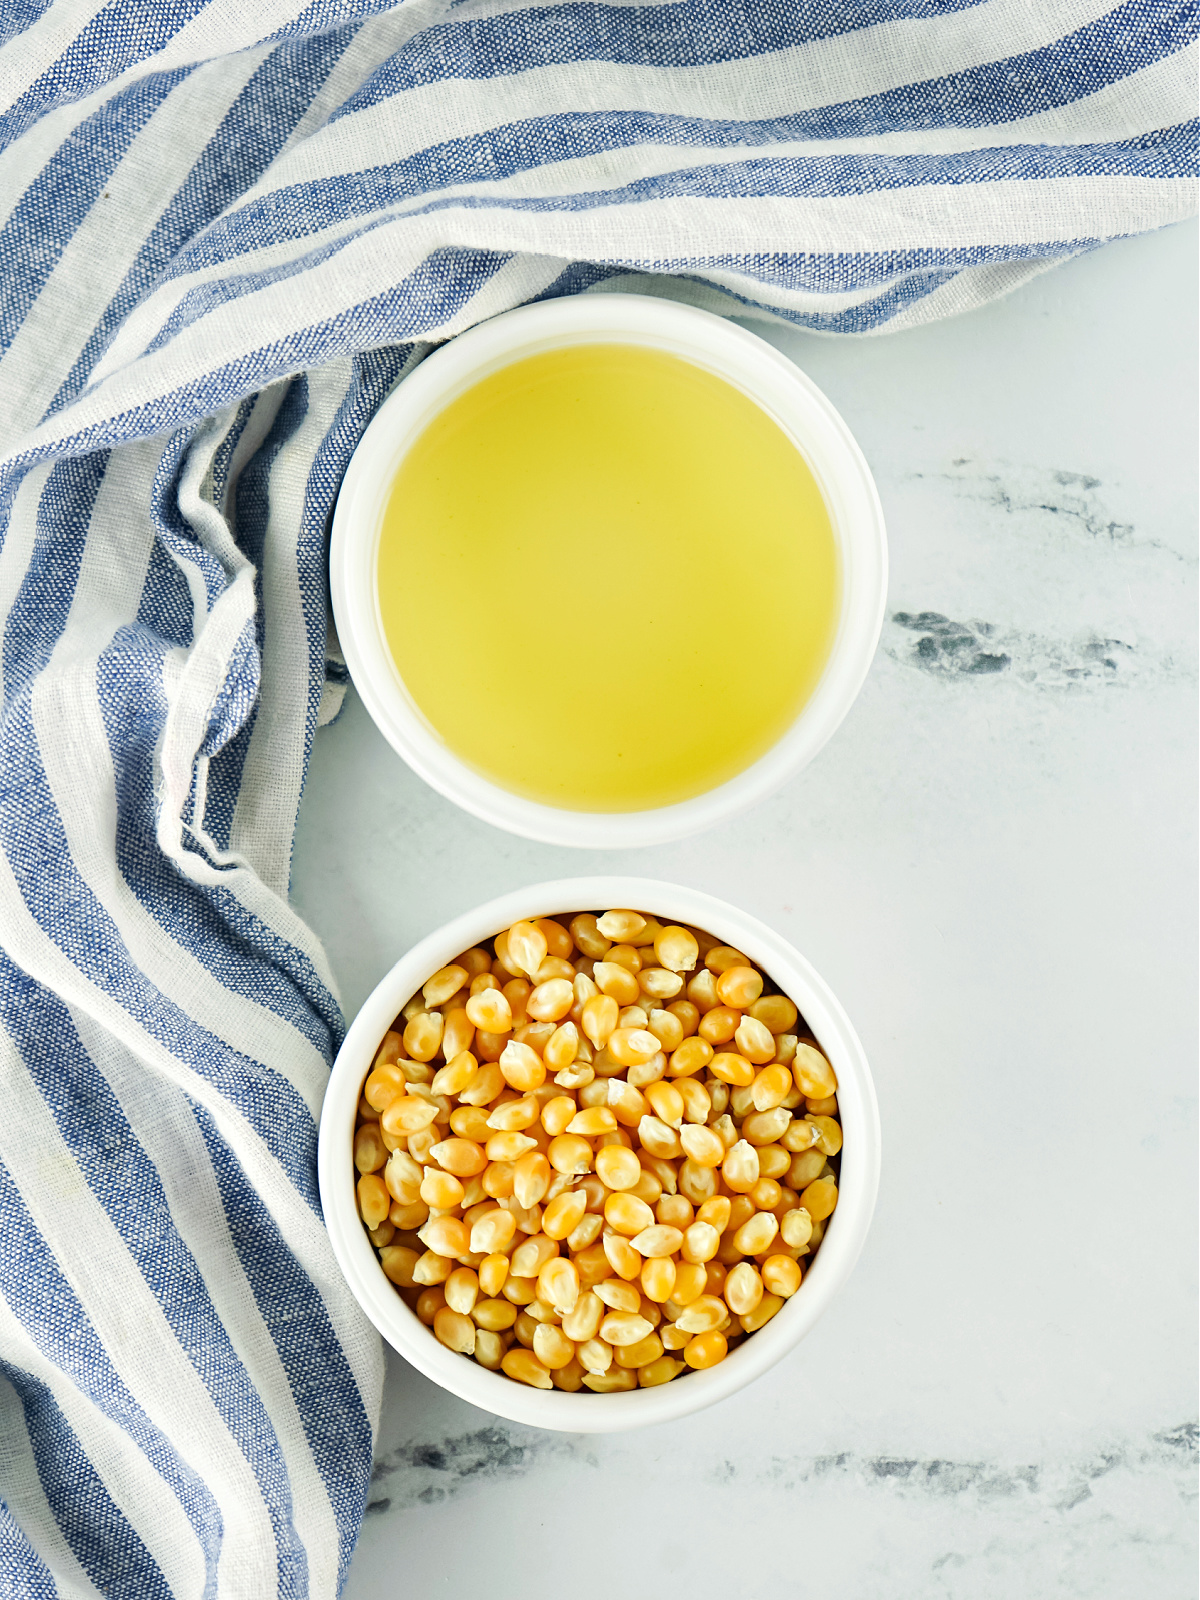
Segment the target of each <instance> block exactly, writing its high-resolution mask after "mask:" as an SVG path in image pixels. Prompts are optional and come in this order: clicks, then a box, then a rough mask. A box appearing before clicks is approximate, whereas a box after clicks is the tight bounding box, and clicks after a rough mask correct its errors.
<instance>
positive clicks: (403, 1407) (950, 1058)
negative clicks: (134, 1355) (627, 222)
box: [294, 226, 1196, 1600]
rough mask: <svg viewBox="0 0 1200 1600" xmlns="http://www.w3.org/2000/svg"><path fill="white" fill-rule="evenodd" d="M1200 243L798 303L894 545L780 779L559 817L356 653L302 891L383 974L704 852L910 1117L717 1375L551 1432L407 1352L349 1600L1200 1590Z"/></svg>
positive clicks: (302, 860)
mask: <svg viewBox="0 0 1200 1600" xmlns="http://www.w3.org/2000/svg"><path fill="white" fill-rule="evenodd" d="M1195 254H1196V234H1195V229H1194V228H1193V227H1191V226H1186V227H1181V228H1176V229H1173V230H1170V231H1167V232H1164V233H1160V234H1157V235H1153V236H1150V237H1148V238H1143V239H1134V240H1129V241H1126V242H1122V243H1120V244H1117V245H1113V246H1111V247H1109V248H1108V249H1107V250H1104V251H1102V252H1100V253H1098V254H1095V255H1092V256H1089V257H1086V258H1084V259H1082V260H1078V261H1075V262H1072V263H1070V264H1068V265H1067V266H1065V267H1061V268H1059V269H1058V270H1057V271H1054V272H1052V273H1049V274H1047V275H1046V276H1044V277H1042V278H1041V279H1039V280H1038V281H1036V282H1035V283H1034V284H1032V285H1031V286H1029V287H1027V288H1026V289H1024V290H1023V291H1021V292H1020V293H1018V294H1016V295H1014V296H1013V297H1012V298H1010V299H1008V300H1005V301H1002V302H1000V303H998V304H996V305H993V306H991V307H990V308H987V309H985V310H983V311H981V312H977V313H975V314H973V315H971V316H968V317H965V318H962V319H959V320H957V321H953V322H948V323H943V324H939V325H937V326H934V327H930V328H927V329H923V330H919V331H916V332H911V333H905V334H898V335H893V336H885V337H882V338H877V339H869V340H863V341H859V342H840V341H834V340H830V339H826V338H821V337H817V336H810V335H805V334H802V333H793V332H788V331H778V330H769V331H767V336H768V337H770V338H771V339H772V341H773V342H775V343H777V344H778V346H779V347H780V348H781V349H782V350H784V351H786V352H787V354H788V355H790V356H791V357H793V359H795V360H796V362H797V363H798V364H799V365H800V366H801V367H803V369H804V370H805V371H806V372H808V373H809V374H810V375H811V376H812V378H813V379H814V380H815V381H816V382H817V383H818V384H819V385H820V386H821V387H822V388H823V389H824V390H825V392H826V393H827V394H828V395H829V396H830V398H831V399H832V400H833V402H834V404H835V405H836V406H837V407H838V408H839V409H840V410H841V412H842V414H843V416H844V417H845V418H846V420H847V421H848V423H849V424H850V426H851V428H852V429H853V430H854V432H855V433H856V434H857V436H858V439H859V441H860V443H861V444H862V447H863V449H864V451H865V452H866V455H867V458H868V460H869V461H870V463H871V466H872V468H873V470H874V472H875V474H876V478H877V480H878V484H879V489H880V493H881V495H882V497H883V503H884V508H885V511H886V514H887V519H888V525H889V535H890V542H891V558H892V578H891V586H890V597H889V605H888V615H889V618H890V619H891V620H889V621H888V622H887V623H886V624H885V626H884V633H883V640H882V643H881V647H880V650H879V654H878V657H877V659H876V662H875V665H874V667H873V669H872V672H871V675H870V677H869V679H868V681H867V684H866V687H865V688H864V690H863V693H862V695H861V697H860V699H859V701H858V703H857V705H856V706H855V708H854V710H853V711H852V713H851V715H850V717H849V718H848V720H847V721H846V723H845V724H844V726H843V727H842V729H841V730H840V732H839V733H838V734H837V736H836V737H835V738H834V740H833V742H832V743H831V744H830V745H829V747H828V748H827V749H826V750H825V751H824V752H823V753H822V754H821V756H819V757H818V759H817V760H816V762H815V763H814V764H813V765H812V766H811V767H809V768H808V770H807V771H805V772H804V773H802V774H801V775H800V776H799V777H797V778H796V779H794V780H793V781H792V782H791V783H790V784H789V785H788V786H787V787H786V788H785V789H784V790H783V791H782V792H781V793H779V794H777V795H776V796H775V797H774V798H773V799H772V800H770V801H769V802H767V803H765V804H763V805H761V806H760V807H758V809H757V810H755V811H753V812H751V813H749V814H747V815H745V816H743V817H741V818H739V819H737V820H736V821H734V822H732V823H730V824H728V825H727V826H725V827H723V828H720V829H717V830H714V831H713V832H711V833H708V834H704V835H701V836H700V837H698V838H695V839H691V840H687V841H685V842H684V843H682V844H678V845H674V846H670V847H667V848H660V849H653V850H643V851H628V852H611V853H609V852H596V853H589V852H576V851H568V850H563V849H556V848H552V847H549V846H543V845H538V844H533V843H529V842H527V841H524V840H520V839H516V838H512V837H510V836H508V835H506V834H502V833H498V832H495V831H494V830H492V829H490V828H489V827H487V826H486V825H484V824H483V823H479V822H476V821H474V820H473V819H472V818H470V817H467V816H465V815H463V814H462V813H460V812H459V811H457V810H456V809H455V808H454V807H453V806H451V805H450V804H449V803H448V802H446V801H444V800H442V799H441V798H440V797H439V796H438V795H436V794H434V793H433V792H432V791H431V790H429V789H427V788H426V787H425V786H424V785H423V784H422V783H421V781H420V780H419V779H417V778H416V777H415V776H414V775H413V774H412V773H410V772H409V771H408V769H407V768H406V767H405V766H404V765H403V764H402V763H401V761H400V759H399V758H398V757H397V756H396V755H394V754H393V753H392V751H391V750H390V748H389V747H388V746H386V745H385V744H384V742H383V740H382V738H381V737H380V736H379V735H378V734H377V733H376V732H375V730H374V728H373V727H372V726H371V724H370V723H369V721H368V719H367V717H366V715H365V713H364V712H363V710H362V707H361V705H360V704H359V703H358V701H357V700H356V699H355V698H354V696H353V695H351V696H350V697H349V700H348V704H347V709H346V711H345V712H344V714H343V716H342V717H341V719H340V720H339V721H338V722H337V723H335V724H334V725H333V726H331V727H330V728H328V729H325V730H323V731H322V732H321V733H319V734H318V736H317V741H316V750H315V754H314V757H313V763H312V772H311V776H310V778H309V783H308V790H307V794H306V798H305V802H304V807H303V811H302V815H301V825H300V833H299V839H298V843H297V848H296V855H295V869H294V896H295V901H296V904H297V905H298V907H299V909H300V911H301V912H302V913H303V914H304V915H305V916H306V917H307V918H308V919H309V920H310V922H311V923H312V924H313V925H314V926H315V927H316V929H317V930H318V932H319V933H320V934H321V935H322V936H323V937H324V939H325V940H326V943H327V946H328V949H329V952H330V955H331V958H332V961H333V965H334V968H335V971H336V972H337V975H338V979H339V982H340V983H341V985H342V997H343V1001H344V1004H345V1006H346V1009H347V1013H348V1014H349V1015H353V1013H354V1011H355V1009H356V1007H357V1006H358V1005H359V1004H360V1003H361V1001H362V999H363V997H364V996H365V995H366V994H367V993H368V992H369V990H370V989H371V988H372V987H373V985H374V984H375V983H376V981H377V980H378V979H379V977H380V976H381V975H382V974H383V972H384V971H385V970H386V969H387V968H388V967H389V966H390V965H391V964H392V963H393V962H394V961H395V960H396V959H397V958H398V956H399V955H400V954H401V953H402V952H403V951H404V950H405V949H406V948H407V947H408V946H409V945H410V944H412V943H413V941H414V940H416V939H417V938H419V937H420V936H421V935H423V934H425V933H426V932H428V931H429V930H430V929H432V928H434V927H435V926H437V925H438V924H440V923H441V922H443V921H445V920H446V919H447V918H449V917H450V916H452V915H454V914H456V913H458V912H459V911H462V910H464V909H466V908H467V907H468V906H470V905H472V904H475V903H477V902H479V901H481V900H484V899H488V898H490V897H491V896H493V895H496V894H499V893H501V892H502V891H504V890H506V889H509V888H512V887H515V886H517V885H519V884H521V883H526V882H532V881H535V880H537V879H542V878H551V877H558V876H565V875H567V874H568V873H576V872H605V871H631V872H638V873H642V874H646V875H648V876H656V877H663V878H670V879H676V880H678V881H680V882H683V883H688V884H693V885H695V886H696V887H698V888H701V889H706V890H710V891H712V892H713V893H716V894H718V895H721V896H723V897H724V898H727V899H732V900H735V901H737V902H738V903H740V904H741V905H743V906H745V907H746V908H747V909H748V910H750V911H751V912H752V913H754V914H755V915H756V916H759V917H761V918H763V919H764V920H765V921H766V922H769V923H771V924H772V925H773V926H774V927H776V928H777V929H779V930H780V932H781V933H783V934H784V936H785V937H787V938H788V939H790V940H791V941H792V942H793V943H794V944H795V945H796V946H797V947H798V948H799V949H800V950H801V951H803V952H804V954H805V955H806V956H808V958H809V959H810V960H811V961H812V962H813V963H814V965H815V966H816V967H817V969H818V970H819V971H820V972H821V973H822V974H823V975H824V977H825V978H826V979H827V980H828V981H829V982H830V983H831V984H832V986H833V988H834V990H835V992H836V993H837V994H838V996H839V997H840V999H841V1000H842V1002H843V1004H844V1005H845V1006H846V1008H847V1010H848V1011H849V1013H850V1015H851V1017H852V1019H853V1020H854V1022H855V1025H856V1026H857V1028H858V1031H859V1033H860V1035H861V1037H862V1040H863V1042H864V1044H865V1046H866V1049H867V1053H868V1055H869V1057H870V1059H871V1062H872V1067H873V1070H874V1074H875V1079H876V1083H877V1086H878V1091H879V1101H880V1109H881V1114H882V1119H883V1134H884V1170H883V1184H882V1188H881V1191H880V1197H879V1208H878V1211H877V1214H876V1219H875V1224H874V1228H873V1231H872V1234H871V1237H870V1239H869V1240H868V1242H867V1247H866V1250H865V1251H864V1253H863V1256H862V1259H861V1261H860V1263H859V1265H858V1267H857V1269H856V1271H855V1274H854V1276H853V1278H852V1280H851V1282H850V1284H849V1286H848V1287H847V1289H846V1290H845V1292H844V1293H843V1294H842V1296H841V1298H840V1299H839V1300H838V1301H837V1302H836V1304H835V1305H834V1306H833V1308H832V1309H831V1310H830V1311H829V1312H828V1314H827V1315H826V1316H825V1318H824V1320H823V1321H822V1322H821V1323H820V1325H819V1326H818V1327H817V1329H816V1330H815V1332H814V1333H813V1334H812V1335H811V1336H810V1337H809V1338H808V1339H807V1340H806V1341H805V1342H804V1343H803V1344H802V1345H801V1346H800V1347H799V1348H798V1349H797V1350H796V1352H795V1353H794V1354H793V1356H792V1357H791V1358H790V1359H788V1360H786V1361H785V1362H784V1363H783V1364H782V1365H781V1366H779V1367H777V1368H776V1369H775V1370H774V1371H773V1372H772V1373H771V1374H769V1375H768V1376H767V1377H766V1378H764V1379H762V1380H760V1381H759V1382H758V1383H757V1384H756V1385H754V1386H753V1387H751V1388H750V1389H748V1390H745V1391H743V1392H742V1393H740V1394H738V1395H737V1396H735V1397H734V1398H732V1399H731V1400H728V1401H726V1402H725V1403H724V1404H723V1405H720V1406H717V1407H715V1408H714V1409H712V1410H709V1411H706V1412H704V1413H702V1414H701V1415H699V1416H695V1417H692V1418H690V1419H687V1420H686V1421H683V1422H680V1423H678V1424H674V1425H671V1426H668V1427H661V1428H656V1429H650V1430H647V1431H645V1432H641V1433H634V1434H628V1435H624V1436H617V1437H608V1438H595V1437H584V1436H564V1435H554V1434H543V1433H539V1432H537V1431H536V1430H532V1429H525V1428H521V1427H517V1426H515V1425H512V1424H509V1423H505V1422H500V1421H498V1420H496V1419H494V1418H492V1417H490V1416H488V1415H486V1414H484V1413H482V1412H479V1411H476V1410H474V1409H472V1408H471V1407H470V1406H467V1405H465V1404H464V1403H462V1402H460V1401H458V1400H456V1399H454V1398H452V1397H451V1396H449V1395H447V1394H444V1393H443V1392H441V1391H440V1390H439V1389H437V1388H435V1387H434V1386H433V1385H432V1384H430V1383H429V1382H427V1381H426V1380H425V1379H424V1378H422V1377H420V1376H419V1375H418V1374H417V1373H415V1372H413V1371H412V1370H410V1369H409V1368H408V1367H406V1366H405V1365H404V1363H403V1362H402V1361H401V1360H400V1359H399V1358H398V1357H393V1358H391V1365H390V1368H389V1375H388V1382H387V1389H386V1394H385V1401H384V1414H383V1422H382V1427H381V1432H380V1438H379V1449H378V1462H377V1470H376V1479H375V1483H374V1486H373V1490H372V1496H371V1506H370V1508H369V1511H368V1515H367V1519H366V1523H365V1526H364V1530H363V1534H362V1538H361V1541H360V1544H359V1548H358V1551H357V1553H356V1556H355V1560H354V1564H353V1568H352V1570H351V1574H350V1578H349V1582H348V1585H347V1589H346V1596H347V1600H367V1597H368V1596H370V1597H372V1600H393V1597H395V1600H400V1597H402V1596H409V1595H419V1596H427V1595H435V1594H443V1593H444V1594H460V1593H471V1594H481V1595H486V1596H487V1597H488V1600H508V1597H510V1596H511V1597H515V1596H518V1595H520V1596H524V1597H533V1600H541V1597H543V1596H549V1595H551V1594H565V1595H569V1596H570V1597H571V1600H614V1597H616V1600H642V1597H643V1596H644V1597H650V1596H654V1597H656V1600H657V1597H658V1596H660V1595H663V1594H666V1593H671V1594H675V1595H688V1596H695V1597H696V1600H717V1597H720V1600H766V1597H767V1596H771V1595H779V1596H786V1597H787V1600H808V1597H810V1596H811V1597H816V1596H825V1595H827V1594H831V1593H836V1594H838V1595H840V1596H841V1597H842V1600H879V1597H887V1600H909V1597H912V1600H925V1597H932V1596H953V1597H956V1600H1014V1597H1015V1596H1017V1595H1021V1596H1024V1597H1028V1600H1048V1597H1058V1596H1079V1597H1086V1600H1109V1597H1114V1600H1115V1597H1118V1596H1120V1597H1122V1600H1125V1597H1126V1596H1128V1595H1130V1594H1138V1595H1146V1596H1152V1597H1154V1600H1187V1597H1189V1596H1192V1595H1194V1594H1195V1592H1196V1591H1195V1573H1196V1563H1195V1553H1194V1544H1193V1540H1194V1531H1195V1493H1194V1491H1195V1479H1194V1470H1193V1456H1194V1449H1195V1432H1194V1417H1195V1410H1196V1403H1195V1374H1196V1364H1195V1354H1196V1353H1195V1343H1194V1334H1193V1311H1194V1305H1195V1285H1194V1268H1195V1261H1196V1249H1195V1244H1196V1241H1195V1222H1196V1212H1195V1202H1194V1167H1195V1160H1194V1157H1195V1138H1194V1120H1193V1112H1194V1087H1195V1061H1196V1049H1195V1026H1194V1025H1195V1012H1194V1002H1193V975H1194V972H1195V959H1196V950H1195V918H1194V885H1195V881H1196V860H1195V827H1194V822H1195V817H1194V809H1195V807H1194V779H1195V756H1196V749H1195V731H1196V728H1195V710H1196V673H1195V655H1194V644H1195V640H1194V623H1195V615H1196V597H1195V577H1196V566H1195V550H1194V533H1195V526H1194V516H1195V481H1194V459H1195V439H1196V416H1195V409H1194V387H1195V349H1196V337H1195V308H1196V283H1195ZM748 326H753V327H754V328H755V331H758V332H764V331H765V330H764V325H763V324H748Z"/></svg>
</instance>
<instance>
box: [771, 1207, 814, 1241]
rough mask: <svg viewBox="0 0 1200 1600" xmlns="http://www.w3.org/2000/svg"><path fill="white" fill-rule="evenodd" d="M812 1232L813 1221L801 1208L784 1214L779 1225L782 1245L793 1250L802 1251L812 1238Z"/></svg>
mask: <svg viewBox="0 0 1200 1600" xmlns="http://www.w3.org/2000/svg"><path fill="white" fill-rule="evenodd" d="M812 1231H813V1219H812V1217H811V1215H810V1214H809V1213H808V1212H807V1211H806V1210H805V1209H804V1207H803V1206H798V1207H796V1208H795V1209H793V1210H791V1211H787V1212H785V1213H784V1215H783V1218H782V1220H781V1221H780V1224H779V1232H780V1233H781V1234H782V1236H783V1242H784V1244H787V1245H791V1246H792V1247H793V1249H798V1250H802V1249H804V1248H805V1247H806V1246H807V1244H808V1241H809V1240H810V1239H811V1238H812Z"/></svg>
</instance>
